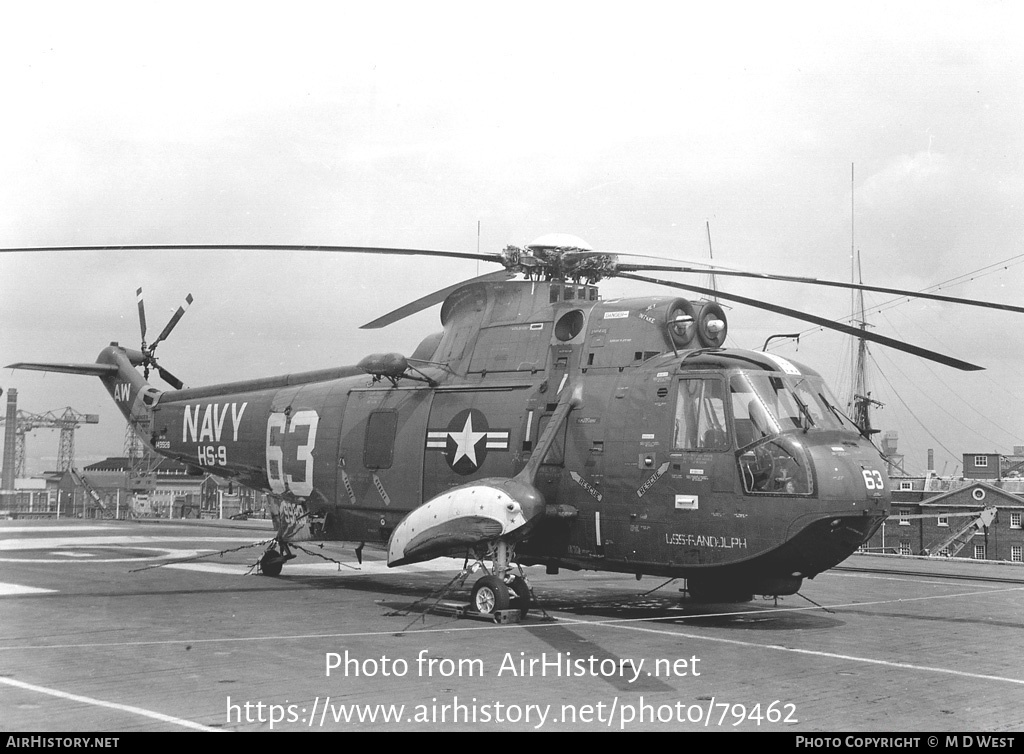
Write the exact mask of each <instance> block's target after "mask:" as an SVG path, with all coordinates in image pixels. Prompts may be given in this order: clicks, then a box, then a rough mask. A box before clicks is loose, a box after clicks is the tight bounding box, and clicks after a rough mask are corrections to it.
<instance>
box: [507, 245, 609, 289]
mask: <svg viewBox="0 0 1024 754" xmlns="http://www.w3.org/2000/svg"><path fill="white" fill-rule="evenodd" d="M502 260H503V262H504V264H505V269H507V270H509V271H510V272H520V273H522V274H523V275H525V276H526V277H527V278H529V279H531V280H572V281H574V282H577V283H578V282H581V281H585V282H587V283H596V282H598V281H599V280H601V279H603V278H606V277H608V276H610V275H614V274H615V257H614V256H613V255H611V254H601V253H599V252H595V251H594V250H593V248H592V247H591V245H590V244H588V243H587V242H586V241H584V240H583V239H582V238H579V237H578V236H573V235H570V234H568V233H548V234H546V235H543V236H541V237H540V238H537V239H535V240H534V241H533V243H531V244H529V245H527V246H525V247H519V246H506V247H505V249H504V251H502Z"/></svg>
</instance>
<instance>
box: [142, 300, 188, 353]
mask: <svg viewBox="0 0 1024 754" xmlns="http://www.w3.org/2000/svg"><path fill="white" fill-rule="evenodd" d="M190 306H192V294H191V293H190V294H188V295H187V296H185V304H184V306H179V307H178V310H177V311H176V312H174V314H173V315H172V316H171V321H170V322H168V323H167V326H166V327H164V330H163V332H162V333H160V335H158V336H157V339H156V340H154V341H153V345H152V346H150V348H156V345H157V343H162V342H163V340H164V338H166V337H167V336H168V335H170V334H171V330H173V329H174V326H175V325H176V324H178V320H180V319H181V318H182V317H184V316H185V311H186V310H187V309H188V308H189V307H190Z"/></svg>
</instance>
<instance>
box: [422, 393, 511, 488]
mask: <svg viewBox="0 0 1024 754" xmlns="http://www.w3.org/2000/svg"><path fill="white" fill-rule="evenodd" d="M510 435H511V432H510V431H509V430H507V429H491V428H490V427H489V426H488V424H487V417H486V416H484V414H483V412H482V411H479V410H477V409H475V408H470V409H465V410H463V411H460V412H459V413H458V414H456V415H455V416H454V417H453V418H452V420H451V421H450V422H449V423H448V426H447V427H446V428H445V429H428V430H427V443H426V447H427V450H440V451H443V452H444V456H445V461H447V463H448V466H449V467H450V468H451V469H452V470H453V471H454V472H456V473H457V474H463V475H465V474H472V473H473V472H474V471H476V470H477V469H479V468H480V467H481V466H482V465H483V463H484V459H486V458H487V452H488V451H490V450H508V447H509V436H510Z"/></svg>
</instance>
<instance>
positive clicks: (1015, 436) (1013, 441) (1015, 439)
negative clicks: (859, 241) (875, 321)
mask: <svg viewBox="0 0 1024 754" xmlns="http://www.w3.org/2000/svg"><path fill="white" fill-rule="evenodd" d="M882 318H883V319H884V320H885V321H886V323H887V324H888V325H889V327H890V328H891V329H892V330H893V332H895V333H896V334H897V335H898V336H899V337H900V338H901V339H902V338H903V334H902V333H901V332H900V330H899V328H898V327H896V325H895V324H894V323H893V322H892V320H891V319H889V317H887V316H885V315H884V314H883V315H882ZM921 366H922V367H924V369H925V370H926V371H927V372H928V373H929V374H930V375H931V376H932V378H933V379H935V380H936V381H937V382H939V384H941V385H942V387H944V388H945V389H946V390H948V391H949V392H950V393H951V394H953V395H955V396H957V398H958V399H959V400H960V402H961V403H963V404H964V405H965V406H967V407H968V408H969V409H970V410H971V411H973V412H974V413H975V414H977V415H978V416H979V417H981V418H982V419H983V420H985V421H986V422H988V423H989V424H990V425H992V426H993V427H995V428H996V429H998V430H999V431H1001V432H1003V433H1004V434H1006V436H1007V437H1009V438H1010V439H1011V443H1010V444H1016V443H1019V442H1020V441H1021V438H1020V436H1019V434H1018V433H1015V432H1014V431H1013V430H1010V429H1007V428H1006V427H1004V426H1002V425H1001V424H999V423H998V422H996V421H994V420H993V419H992V418H991V417H989V416H986V415H985V414H983V413H981V411H979V410H978V409H977V407H976V406H975V405H974V404H973V403H971V402H970V401H967V400H964V399H963V397H962V394H961V392H960V391H957V390H956V389H954V388H953V387H951V386H950V385H948V384H947V383H946V381H945V380H943V379H942V376H941V375H940V374H939V373H938V372H937V371H936V370H934V369H932V367H931V364H928V363H923V364H922V365H921ZM989 380H990V381H992V383H993V384H994V385H996V387H997V388H999V389H1001V390H1004V392H1005V394H1006V395H1012V394H1013V393H1012V391H1010V390H1007V389H1005V388H1002V387H1001V386H999V385H998V383H996V382H995V381H994V380H992V379H991V377H989ZM954 418H955V417H954ZM957 421H959V419H957ZM960 423H961V424H963V422H960ZM963 426H964V427H967V428H968V429H969V430H970V431H971V432H973V433H974V434H977V435H978V436H979V437H981V434H980V433H979V432H978V431H977V430H976V429H973V428H971V427H968V426H967V425H966V424H963ZM985 439H991V438H985Z"/></svg>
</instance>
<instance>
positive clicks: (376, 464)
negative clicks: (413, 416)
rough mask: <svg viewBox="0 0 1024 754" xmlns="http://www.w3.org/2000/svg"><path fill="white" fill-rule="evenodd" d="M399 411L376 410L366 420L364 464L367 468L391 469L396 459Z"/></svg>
mask: <svg viewBox="0 0 1024 754" xmlns="http://www.w3.org/2000/svg"><path fill="white" fill-rule="evenodd" d="M397 429H398V412H397V411H374V412H372V413H371V414H370V418H369V420H368V421H367V422H366V442H365V444H364V445H363V466H364V467H365V468H367V469H390V468H391V464H392V462H393V461H394V459H395V432H396V431H397Z"/></svg>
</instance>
